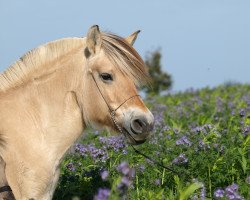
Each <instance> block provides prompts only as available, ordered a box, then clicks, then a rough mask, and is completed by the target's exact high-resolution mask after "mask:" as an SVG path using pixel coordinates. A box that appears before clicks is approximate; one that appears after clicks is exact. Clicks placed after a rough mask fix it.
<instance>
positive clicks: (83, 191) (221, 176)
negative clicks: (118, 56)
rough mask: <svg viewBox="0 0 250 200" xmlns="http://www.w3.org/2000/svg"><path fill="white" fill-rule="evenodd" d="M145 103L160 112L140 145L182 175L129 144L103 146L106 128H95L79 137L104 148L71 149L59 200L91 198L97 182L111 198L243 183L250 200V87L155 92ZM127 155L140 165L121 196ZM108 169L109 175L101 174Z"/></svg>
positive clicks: (156, 198) (138, 199)
mask: <svg viewBox="0 0 250 200" xmlns="http://www.w3.org/2000/svg"><path fill="white" fill-rule="evenodd" d="M147 104H148V106H149V107H150V109H151V110H152V112H153V113H154V116H155V130H154V135H153V136H152V137H151V138H150V139H149V141H148V142H146V143H145V144H142V145H140V146H137V147H136V148H137V149H139V150H140V151H141V152H143V153H145V154H147V155H148V156H150V157H152V158H154V159H157V160H159V161H160V162H161V163H163V164H164V165H165V166H168V167H170V168H172V169H173V170H175V171H176V172H177V173H178V174H173V173H172V172H170V171H167V170H165V169H162V168H161V167H159V166H156V165H154V164H153V163H152V162H150V161H148V160H147V159H145V158H144V157H143V156H141V155H139V154H136V153H135V152H134V151H133V149H132V148H131V147H130V146H125V147H121V148H120V149H115V148H113V147H112V146H109V145H106V144H104V143H103V142H102V137H103V136H105V137H106V136H109V135H108V133H107V132H101V133H98V134H96V133H94V132H93V131H89V133H88V134H87V135H86V137H85V138H84V139H83V140H82V141H81V143H82V144H83V145H84V146H88V145H90V146H91V147H96V148H97V149H99V150H103V152H102V151H100V152H101V154H98V157H95V158H93V157H92V156H91V155H90V154H88V153H86V154H84V155H83V154H80V153H79V152H76V153H73V154H70V155H68V156H67V157H66V158H65V160H64V161H63V164H62V173H61V177H60V181H59V186H58V188H57V190H56V193H55V197H54V199H71V198H72V197H74V196H78V197H79V198H80V199H93V197H94V195H96V194H97V192H98V188H109V189H110V195H109V200H113V199H135V200H148V199H149V200H150V199H152V200H162V199H164V200H165V199H167V200H177V199H215V197H214V193H215V192H216V190H217V189H219V188H220V189H223V190H224V191H225V188H226V187H229V186H230V185H232V184H233V183H235V184H237V185H238V186H239V188H238V189H237V191H235V192H236V193H237V194H238V195H240V196H241V197H244V198H245V199H250V193H249V186H250V185H249V184H250V159H249V145H250V136H249V133H250V85H226V86H219V87H217V88H214V89H209V88H205V89H202V90H197V91H186V92H181V93H177V94H174V95H173V94H168V95H167V96H157V97H154V98H153V97H151V98H150V99H148V100H147ZM124 150H126V152H124ZM105 155H107V157H106V158H105V159H103V156H105ZM122 161H127V162H128V163H129V166H130V167H131V168H134V169H136V174H135V176H134V177H133V179H131V185H130V186H129V187H128V188H127V190H126V191H125V193H124V194H123V195H121V192H120V191H119V190H118V189H117V188H118V186H119V184H120V183H121V180H122V177H123V176H122V175H121V173H120V172H118V171H117V166H118V165H119V164H120V163H121V162H122ZM69 163H73V165H74V168H75V170H70V169H69V167H68V165H69ZM104 169H105V170H108V172H109V176H108V178H107V180H102V179H101V176H100V172H101V171H102V170H104ZM231 187H232V186H231ZM220 199H227V197H226V196H225V195H224V197H223V198H220Z"/></svg>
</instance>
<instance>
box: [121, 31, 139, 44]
mask: <svg viewBox="0 0 250 200" xmlns="http://www.w3.org/2000/svg"><path fill="white" fill-rule="evenodd" d="M140 32H141V31H140V30H138V31H136V32H134V33H133V34H131V35H130V36H128V37H127V38H125V40H126V41H127V42H128V43H129V44H131V45H132V46H133V44H134V43H135V40H136V38H137V35H138V34H139V33H140Z"/></svg>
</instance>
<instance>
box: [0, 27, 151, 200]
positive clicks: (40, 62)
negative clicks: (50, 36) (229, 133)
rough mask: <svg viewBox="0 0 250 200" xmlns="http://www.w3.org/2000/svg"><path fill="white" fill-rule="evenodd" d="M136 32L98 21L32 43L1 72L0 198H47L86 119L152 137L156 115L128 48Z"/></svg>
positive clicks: (130, 135) (139, 137)
mask: <svg viewBox="0 0 250 200" xmlns="http://www.w3.org/2000/svg"><path fill="white" fill-rule="evenodd" d="M138 33H139V31H137V32H134V33H133V34H131V35H130V36H128V37H126V38H123V37H120V36H118V35H115V34H112V33H108V32H101V31H100V30H99V27H98V26H97V25H95V26H92V27H90V28H89V30H88V33H87V36H86V37H75V38H64V39H60V40H56V41H52V42H49V43H47V44H44V45H41V46H40V47H37V48H35V49H33V50H31V51H30V52H28V53H26V54H25V55H24V56H23V57H21V58H20V59H19V60H18V61H16V62H15V63H14V64H13V65H11V66H10V67H9V68H8V69H7V70H6V71H4V72H3V73H2V74H0V192H1V193H0V195H2V198H3V199H17V200H23V199H38V200H45V199H46V200H48V199H52V197H53V193H54V191H55V187H56V184H57V181H58V177H59V171H60V170H59V168H60V162H61V161H62V159H63V157H64V155H65V154H66V153H67V151H68V150H69V148H70V147H71V146H72V145H73V144H74V142H75V141H76V140H77V139H78V138H79V137H80V136H81V135H82V133H83V131H84V129H86V127H88V126H91V127H94V128H96V129H106V130H109V131H111V132H118V133H121V134H124V135H125V138H126V140H127V142H129V143H132V144H141V143H143V142H144V141H145V140H146V139H147V138H148V137H149V135H150V134H151V132H152V128H153V123H154V117H153V115H152V113H151V112H150V111H149V109H148V108H147V107H146V106H145V104H144V102H143V100H142V99H141V97H140V96H139V95H138V91H137V86H138V85H140V84H147V83H148V82H149V81H150V78H149V74H148V70H147V67H146V66H145V64H144V62H143V60H142V58H141V57H140V55H139V54H138V52H137V51H136V50H135V49H134V48H133V43H134V42H135V40H136V38H137V35H138ZM10 188H11V189H10ZM11 190H12V193H11ZM0 197H1V196H0Z"/></svg>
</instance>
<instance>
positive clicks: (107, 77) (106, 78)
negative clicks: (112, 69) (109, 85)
mask: <svg viewBox="0 0 250 200" xmlns="http://www.w3.org/2000/svg"><path fill="white" fill-rule="evenodd" d="M100 77H101V79H102V80H104V81H113V77H112V75H111V74H108V73H102V74H100Z"/></svg>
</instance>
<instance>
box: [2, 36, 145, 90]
mask: <svg viewBox="0 0 250 200" xmlns="http://www.w3.org/2000/svg"><path fill="white" fill-rule="evenodd" d="M101 34H102V49H103V50H104V52H105V54H106V55H107V56H108V57H109V59H110V60H111V61H112V62H114V64H115V66H117V67H118V69H119V70H121V71H122V72H124V73H125V74H127V75H128V76H130V77H131V78H132V79H133V80H134V81H135V83H136V84H145V83H147V82H148V81H149V76H148V71H147V69H146V67H145V64H144V61H143V60H142V58H141V57H140V55H139V54H138V53H137V52H136V50H135V49H134V48H133V47H132V46H131V45H130V44H128V43H127V42H126V40H125V39H123V38H122V37H119V36H117V35H114V34H111V33H105V32H102V33H101ZM83 45H84V40H83V38H64V39H60V40H56V41H52V42H49V43H47V44H45V45H42V46H39V47H38V48H35V49H33V50H31V51H29V52H27V53H26V54H25V55H24V56H22V57H21V58H20V59H19V60H18V61H16V62H15V63H14V64H13V65H11V66H10V67H9V68H8V69H7V70H5V71H4V72H3V73H2V74H0V92H3V91H6V90H8V89H10V88H14V87H16V86H19V85H21V84H23V83H25V82H26V81H27V80H28V79H29V78H32V76H31V75H32V73H34V72H35V71H36V70H39V69H41V67H45V65H47V64H49V63H50V62H52V61H54V60H56V59H60V58H61V57H62V56H64V55H65V54H68V53H70V52H73V51H75V50H78V49H80V48H83ZM83 56H84V54H83Z"/></svg>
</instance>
